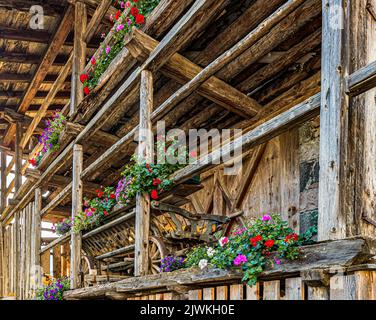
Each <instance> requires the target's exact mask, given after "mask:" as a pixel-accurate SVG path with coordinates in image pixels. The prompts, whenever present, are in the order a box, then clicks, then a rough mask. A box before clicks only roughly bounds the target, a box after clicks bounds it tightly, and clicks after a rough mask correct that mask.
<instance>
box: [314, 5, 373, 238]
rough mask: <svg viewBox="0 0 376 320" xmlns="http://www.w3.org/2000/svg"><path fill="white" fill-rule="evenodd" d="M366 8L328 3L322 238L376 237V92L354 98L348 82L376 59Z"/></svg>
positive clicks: (325, 18)
mask: <svg viewBox="0 0 376 320" xmlns="http://www.w3.org/2000/svg"><path fill="white" fill-rule="evenodd" d="M367 4H371V5H373V6H376V1H375V0H372V1H367V0H359V1H345V0H323V41H322V42H323V49H322V71H321V74H322V85H321V90H322V92H321V93H322V94H321V99H322V105H321V116H320V118H321V127H320V130H321V133H320V187H319V224H318V229H319V230H318V232H319V234H318V239H319V240H327V239H339V238H345V237H350V236H356V235H362V236H375V234H376V229H375V225H374V224H375V223H376V213H375V212H376V205H375V203H376V196H375V195H376V178H375V176H376V169H375V165H374V163H375V161H376V156H375V152H374V150H375V148H376V139H375V135H376V125H375V120H374V119H375V117H376V111H375V110H376V108H375V107H376V102H375V92H376V90H375V89H373V90H369V91H368V92H366V93H364V94H362V95H359V96H357V97H349V96H347V95H346V81H345V79H346V77H347V76H348V75H349V74H352V73H353V72H355V71H357V70H358V69H360V68H361V67H364V66H366V65H367V64H368V63H370V62H373V61H374V60H376V44H375V43H376V21H375V20H374V18H373V17H372V15H371V14H369V12H368V10H367ZM338 9H340V10H338ZM338 17H339V18H340V19H339V18H338Z"/></svg>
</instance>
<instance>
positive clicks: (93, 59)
mask: <svg viewBox="0 0 376 320" xmlns="http://www.w3.org/2000/svg"><path fill="white" fill-rule="evenodd" d="M90 62H91V64H92V65H93V66H95V64H96V63H97V60H95V58H94V57H93V58H91V60H90Z"/></svg>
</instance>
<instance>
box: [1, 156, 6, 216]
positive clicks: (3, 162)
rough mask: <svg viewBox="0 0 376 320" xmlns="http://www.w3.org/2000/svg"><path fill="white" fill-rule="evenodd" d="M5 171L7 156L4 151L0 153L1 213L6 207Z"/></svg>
mask: <svg viewBox="0 0 376 320" xmlns="http://www.w3.org/2000/svg"><path fill="white" fill-rule="evenodd" d="M6 169H7V156H6V154H5V151H4V150H2V151H1V213H3V210H4V209H5V207H6V206H7V204H6V201H7V198H6V192H7V177H6V174H5V171H6Z"/></svg>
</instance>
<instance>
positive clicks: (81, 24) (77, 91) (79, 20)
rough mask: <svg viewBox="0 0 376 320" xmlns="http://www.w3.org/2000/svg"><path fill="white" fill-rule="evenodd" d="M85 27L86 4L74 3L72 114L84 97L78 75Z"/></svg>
mask: <svg viewBox="0 0 376 320" xmlns="http://www.w3.org/2000/svg"><path fill="white" fill-rule="evenodd" d="M86 27H87V12H86V5H85V3H83V2H80V1H77V2H76V3H75V15H74V45H73V65H72V85H71V101H70V113H69V114H70V115H73V114H74V113H75V112H76V110H77V106H78V105H79V104H80V102H81V101H82V99H83V98H84V92H83V85H82V83H81V81H80V75H81V73H82V72H83V70H84V68H85V64H86V43H85V34H86Z"/></svg>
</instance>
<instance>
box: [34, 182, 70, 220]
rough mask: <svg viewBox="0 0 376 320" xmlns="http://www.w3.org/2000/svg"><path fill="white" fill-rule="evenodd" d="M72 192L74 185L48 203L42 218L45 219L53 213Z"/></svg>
mask: <svg viewBox="0 0 376 320" xmlns="http://www.w3.org/2000/svg"><path fill="white" fill-rule="evenodd" d="M70 192H72V183H69V184H68V185H67V186H66V187H65V188H64V189H63V190H62V191H61V192H60V193H59V194H58V195H57V196H56V197H55V198H54V199H53V200H52V201H50V202H49V203H48V205H47V206H45V207H44V208H43V209H42V210H41V211H40V214H41V217H42V218H43V217H44V216H45V215H47V214H48V213H49V212H51V211H53V210H54V209H55V208H56V207H57V206H58V205H59V204H60V203H61V202H62V201H64V200H65V199H66V198H67V197H68V196H69V193H70Z"/></svg>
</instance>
